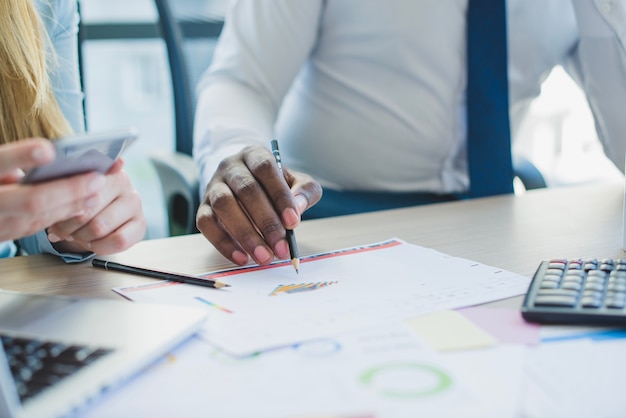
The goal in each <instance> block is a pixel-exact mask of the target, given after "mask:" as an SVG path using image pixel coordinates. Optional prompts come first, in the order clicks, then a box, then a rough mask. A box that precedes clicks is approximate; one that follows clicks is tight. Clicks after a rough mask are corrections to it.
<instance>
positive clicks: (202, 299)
mask: <svg viewBox="0 0 626 418" xmlns="http://www.w3.org/2000/svg"><path fill="white" fill-rule="evenodd" d="M194 299H196V300H197V301H200V302H202V303H204V304H205V305H209V306H212V307H214V308H216V309H219V310H220V311H223V312H227V313H233V311H231V310H230V309H226V308H224V307H223V306H220V305H218V304H216V303H213V302H211V301H210V300H206V299H205V298H203V297H200V296H196V297H194Z"/></svg>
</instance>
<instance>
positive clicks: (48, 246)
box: [20, 231, 95, 263]
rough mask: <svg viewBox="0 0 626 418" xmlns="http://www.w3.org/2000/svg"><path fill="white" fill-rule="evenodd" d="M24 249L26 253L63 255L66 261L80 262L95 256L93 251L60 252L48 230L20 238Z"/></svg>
mask: <svg viewBox="0 0 626 418" xmlns="http://www.w3.org/2000/svg"><path fill="white" fill-rule="evenodd" d="M20 245H21V247H22V250H23V251H24V252H25V253H26V254H44V253H47V254H52V255H56V256H57V257H61V258H62V259H63V261H65V262H66V263H80V262H82V261H85V260H89V259H90V258H93V257H94V256H95V254H94V253H92V252H84V253H60V252H58V251H57V250H56V249H55V248H54V247H53V246H52V243H51V242H50V241H49V240H48V235H47V234H46V231H39V232H37V233H36V234H34V235H31V236H29V237H26V238H22V239H20Z"/></svg>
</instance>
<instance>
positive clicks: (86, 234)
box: [71, 192, 143, 242]
mask: <svg viewBox="0 0 626 418" xmlns="http://www.w3.org/2000/svg"><path fill="white" fill-rule="evenodd" d="M133 218H143V214H142V211H141V198H140V197H139V194H138V193H136V192H134V193H130V194H127V195H123V196H120V197H119V198H117V199H115V200H114V201H113V202H111V203H110V204H109V205H107V206H106V207H105V208H104V209H103V210H102V211H100V212H99V213H97V214H96V215H95V216H94V217H93V218H92V219H91V220H89V221H88V222H86V223H85V224H83V225H82V226H81V227H80V228H78V229H77V230H76V231H74V232H73V233H72V234H71V237H72V239H75V240H78V241H83V242H91V241H95V240H98V239H102V238H105V237H107V236H108V235H110V234H112V233H113V232H114V231H116V230H117V229H118V228H119V227H120V226H121V225H124V224H125V223H127V222H129V221H130V220H131V219H133Z"/></svg>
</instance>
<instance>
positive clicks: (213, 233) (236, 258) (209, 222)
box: [196, 204, 250, 266]
mask: <svg viewBox="0 0 626 418" xmlns="http://www.w3.org/2000/svg"><path fill="white" fill-rule="evenodd" d="M196 227H197V228H198V230H199V231H200V232H201V233H202V235H204V237H205V238H206V239H207V240H208V241H209V242H210V243H211V244H213V246H214V247H215V248H216V249H217V250H218V251H219V252H220V254H222V255H223V256H224V257H226V258H227V259H229V260H230V261H232V262H233V263H235V264H238V265H240V266H243V265H245V264H248V261H249V260H250V257H249V256H248V253H247V252H246V251H245V250H244V249H243V248H241V246H240V245H239V244H238V243H237V242H236V241H235V240H233V238H232V237H231V236H230V235H229V234H228V233H227V232H226V230H225V229H224V227H222V225H221V224H220V222H219V221H218V220H217V217H216V216H215V214H214V213H213V210H212V209H211V207H210V206H209V205H207V204H202V205H200V207H199V208H198V212H197V214H196Z"/></svg>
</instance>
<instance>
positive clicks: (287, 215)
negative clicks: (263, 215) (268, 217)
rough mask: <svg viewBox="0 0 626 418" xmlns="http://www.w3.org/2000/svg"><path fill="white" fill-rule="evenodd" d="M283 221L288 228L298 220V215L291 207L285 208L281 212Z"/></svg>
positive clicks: (296, 223) (293, 225)
mask: <svg viewBox="0 0 626 418" xmlns="http://www.w3.org/2000/svg"><path fill="white" fill-rule="evenodd" d="M283 222H284V223H285V226H286V227H288V228H293V227H295V226H296V225H298V222H300V217H299V216H298V214H297V213H296V211H295V210H293V209H292V208H287V209H285V210H284V212H283Z"/></svg>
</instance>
